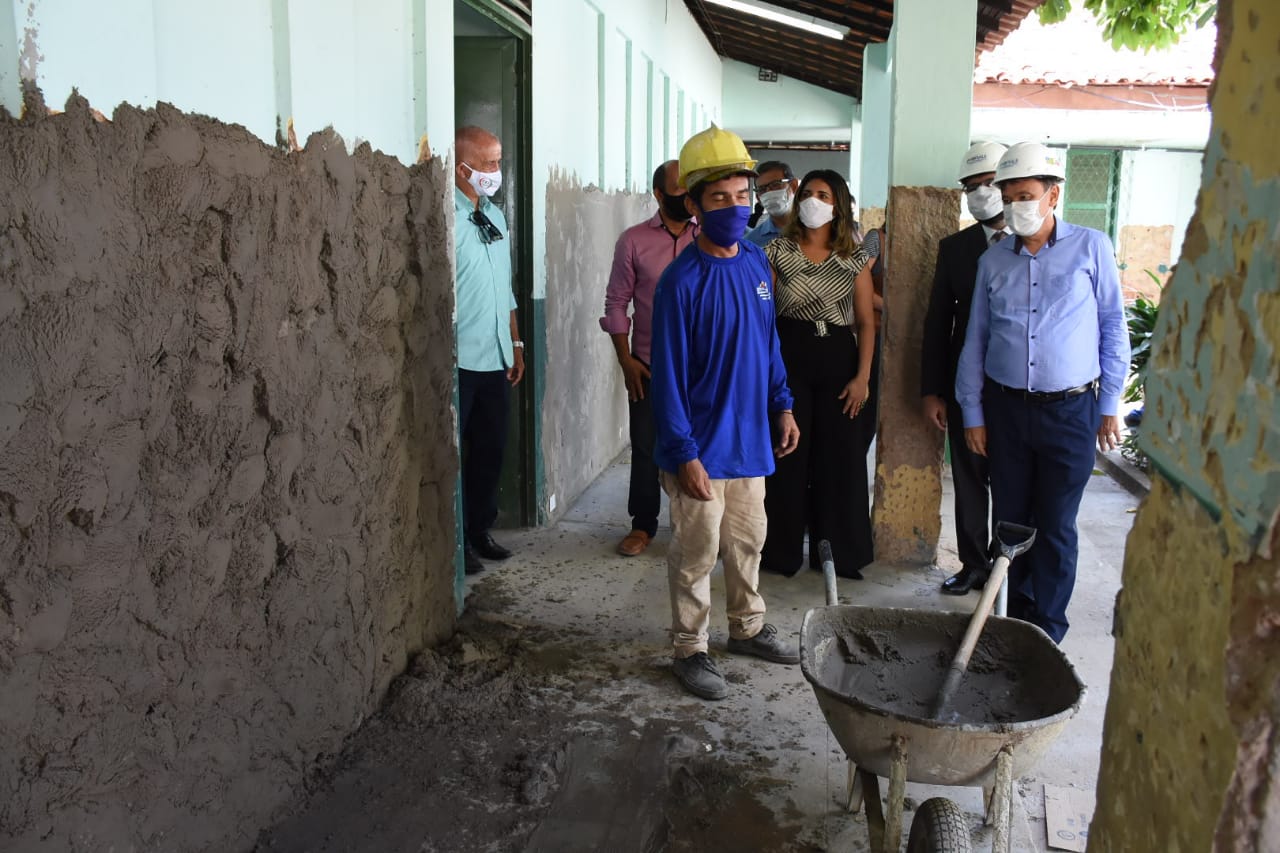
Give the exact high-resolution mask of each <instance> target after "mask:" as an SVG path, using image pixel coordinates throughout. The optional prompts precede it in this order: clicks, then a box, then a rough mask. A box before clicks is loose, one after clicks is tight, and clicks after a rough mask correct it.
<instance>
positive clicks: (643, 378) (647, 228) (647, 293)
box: [600, 160, 698, 557]
mask: <svg viewBox="0 0 1280 853" xmlns="http://www.w3.org/2000/svg"><path fill="white" fill-rule="evenodd" d="M679 177H680V170H679V164H678V163H677V162H676V161H675V160H668V161H667V162H665V163H663V164H662V165H661V166H659V167H658V168H657V170H655V171H654V173H653V197H654V199H656V200H657V202H658V210H657V212H655V213H654V214H653V216H651V217H649V219H647V220H646V221H644V222H641V223H640V224H639V225H632V226H631V227H630V228H628V229H627V230H626V231H623V232H622V236H621V237H619V238H618V242H617V245H615V246H614V249H613V269H612V270H611V271H610V273H609V285H608V287H607V288H606V289H605V295H604V316H603V317H601V318H600V328H602V329H604V330H605V331H606V332H608V333H609V337H611V338H612V339H613V348H614V351H615V352H616V353H617V356H618V365H619V366H620V367H621V368H622V380H623V382H624V383H625V384H626V388H627V400H628V401H629V403H630V406H629V409H628V414H629V416H630V423H631V486H630V489H629V490H628V492H627V512H628V513H630V515H631V532H630V533H628V534H627V535H626V536H624V537H623V539H622V541H621V542H619V543H618V549H617V550H618V553H619V554H621V555H622V556H624V557H635V556H637V555H638V554H641V553H643V552H644V550H645V549H646V548H648V547H649V543H650V542H652V541H653V537H654V535H655V534H656V533H657V532H658V512H659V511H660V510H661V509H662V487H661V486H660V485H659V483H658V466H657V465H656V464H655V463H654V461H653V404H652V400H651V395H650V393H649V377H650V373H649V365H650V363H651V359H650V343H651V341H652V338H653V293H654V290H655V289H657V287H658V277H659V276H661V275H662V271H663V270H665V269H666V268H667V265H668V264H670V263H671V262H672V261H673V260H675V259H676V256H677V255H679V254H680V253H681V252H683V251H684V250H685V249H687V248H688V247H689V244H690V243H692V242H693V238H694V237H696V236H698V226H697V225H696V224H695V223H692V222H690V219H691V218H692V215H691V214H690V213H689V210H688V206H687V205H686V204H685V199H686V198H687V195H686V194H685V192H684V191H683V190H681V189H680V187H679ZM632 306H634V311H633V312H632V316H630V317H628V316H627V309H628V308H631V307H632ZM628 333H630V335H628Z"/></svg>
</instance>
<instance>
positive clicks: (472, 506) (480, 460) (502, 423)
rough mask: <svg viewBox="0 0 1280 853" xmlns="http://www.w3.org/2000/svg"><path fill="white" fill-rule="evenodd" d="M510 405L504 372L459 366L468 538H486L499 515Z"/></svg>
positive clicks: (463, 481)
mask: <svg viewBox="0 0 1280 853" xmlns="http://www.w3.org/2000/svg"><path fill="white" fill-rule="evenodd" d="M510 409H511V383H510V382H508V381H507V372H506V371H505V370H485V371H475V370H463V369H461V368H459V369H458V427H459V432H460V433H461V442H460V444H461V446H462V526H463V531H464V535H465V536H466V537H467V539H468V540H469V541H471V542H475V541H477V540H479V539H482V538H484V535H485V534H486V533H488V532H489V528H490V527H492V526H493V522H494V521H495V520H497V518H498V479H499V478H500V477H501V476H502V454H503V453H504V452H505V451H506V447H507V414H508V412H509V411H510Z"/></svg>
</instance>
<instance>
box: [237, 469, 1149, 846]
mask: <svg viewBox="0 0 1280 853" xmlns="http://www.w3.org/2000/svg"><path fill="white" fill-rule="evenodd" d="M627 476H628V468H627V466H626V464H625V463H623V464H617V465H614V466H613V467H611V468H610V469H609V470H607V471H606V472H605V473H604V474H603V475H602V476H601V478H600V479H599V480H598V481H597V482H596V483H595V484H594V485H593V486H592V487H591V488H590V489H589V490H588V491H587V492H586V494H585V495H584V496H583V497H582V498H581V499H580V500H579V502H578V504H577V506H575V508H574V509H573V510H572V511H571V512H570V513H569V515H568V516H567V517H566V518H565V519H564V520H563V521H562V522H561V523H559V524H558V525H557V526H555V527H553V528H549V529H541V530H524V531H508V532H505V533H504V534H502V535H500V536H499V538H500V540H501V541H502V542H504V543H505V544H508V545H509V546H511V547H513V548H515V549H517V550H518V555H517V556H516V557H514V558H512V559H511V560H509V561H508V562H506V563H505V564H490V566H491V567H490V568H489V570H488V571H486V572H485V574H483V575H480V576H479V577H477V578H475V579H473V580H471V581H470V582H469V584H468V593H469V595H468V600H467V610H466V614H465V616H464V618H463V620H462V625H461V630H460V631H459V633H458V634H457V636H456V637H455V638H454V640H453V641H452V642H451V643H450V644H448V645H447V646H445V647H443V648H440V649H437V650H435V651H434V652H430V653H427V654H425V655H423V656H422V657H421V658H420V659H419V661H418V662H417V663H416V664H415V666H414V667H413V668H412V670H411V671H410V672H409V673H408V674H406V676H404V677H403V678H402V679H400V680H399V681H398V682H397V683H396V685H395V686H394V687H393V689H392V692H391V695H390V696H389V697H388V700H387V702H386V704H385V705H384V708H383V710H382V711H381V712H380V713H379V714H378V715H376V716H375V717H374V718H372V719H370V720H369V721H368V722H367V723H366V724H365V725H364V726H363V727H362V728H361V730H360V731H359V732H357V733H356V734H355V735H353V737H352V738H351V739H350V741H349V742H348V745H347V748H346V749H345V750H344V751H343V754H342V755H340V756H337V757H334V758H325V757H318V759H319V760H318V762H317V767H318V768H322V769H319V770H317V771H316V772H315V775H314V778H313V779H311V780H310V782H309V784H308V791H307V793H306V795H305V796H303V797H301V798H300V799H299V801H298V802H297V803H296V804H295V806H294V808H293V811H292V814H291V816H290V817H287V818H286V819H284V820H282V821H281V822H280V823H278V824H277V825H276V826H274V827H271V828H269V829H268V830H266V831H264V832H263V833H262V834H261V836H260V839H259V844H258V846H257V850H258V851H261V852H262V853H266V851H339V850H342V851H347V850H350V851H357V850H358V851H364V850H369V851H408V852H409V853H415V852H416V853H444V852H445V851H450V853H452V851H595V850H610V851H613V853H629V851H659V850H666V851H695V850H696V851H707V853H714V851H745V850H749V851H810V850H812V851H819V850H842V851H845V850H855V851H861V850H866V849H867V830H866V825H865V822H864V820H863V818H862V817H861V816H860V815H858V816H854V815H850V814H848V813H847V812H845V811H843V810H842V808H841V806H840V802H839V801H840V798H841V796H842V794H843V792H844V786H845V779H846V765H845V761H844V758H843V754H842V753H841V751H840V749H839V747H838V746H837V745H836V743H835V741H834V739H833V738H832V736H831V735H830V733H829V730H828V728H827V726H826V724H825V722H824V721H823V719H822V716H821V714H820V712H819V711H818V708H817V705H816V702H815V701H814V698H813V694H812V691H811V690H810V688H809V686H808V684H807V683H806V682H805V681H804V679H803V677H802V675H801V672H800V668H799V667H798V666H797V667H786V666H778V665H774V664H768V663H764V662H761V661H756V660H753V659H744V658H740V657H731V656H728V655H726V654H725V653H724V652H723V648H724V641H725V639H726V632H725V627H724V621H723V611H722V604H723V585H722V582H721V581H720V577H719V573H718V572H717V576H716V578H715V580H714V582H713V594H714V596H715V598H714V601H715V606H716V609H715V611H714V612H713V630H712V646H713V654H714V655H715V656H716V657H717V658H718V659H719V661H720V664H721V667H722V669H723V671H724V672H725V674H726V678H727V679H728V681H729V682H730V687H731V694H730V697H729V698H728V699H727V700H725V701H723V702H719V703H707V702H702V701H700V700H698V699H695V698H693V697H691V696H689V695H687V694H685V693H684V692H683V691H682V690H681V688H680V687H679V686H678V685H677V683H676V682H675V680H674V678H673V677H672V675H671V673H670V669H669V665H668V652H667V648H666V646H665V643H666V637H665V630H664V629H665V626H666V624H667V621H668V601H667V591H666V571H665V551H666V541H667V540H666V536H665V531H664V532H662V533H660V534H659V538H658V540H657V542H656V543H655V544H654V546H652V547H651V548H650V550H649V551H648V552H647V553H646V554H644V555H643V556H641V557H638V558H634V559H630V560H628V559H623V558H620V557H617V556H615V555H614V553H613V546H614V545H615V543H616V541H617V539H618V538H619V537H620V536H621V534H622V533H624V532H625V530H624V527H623V524H624V521H625V516H624V512H623V508H624V507H625V503H626V500H625V497H626V480H627ZM947 485H948V487H949V483H948V484H947ZM950 500H951V499H950V494H949V492H948V494H947V495H946V497H945V498H944V509H945V510H947V512H948V516H947V517H946V518H945V519H944V524H943V529H944V540H943V544H942V553H941V554H940V562H941V563H942V565H943V567H944V568H941V569H939V568H935V569H930V570H912V571H902V570H895V569H892V568H888V567H872V568H871V569H870V570H869V571H868V572H867V580H865V581H861V582H850V581H845V582H843V583H842V585H841V590H840V591H841V597H842V600H845V601H847V602H850V603H862V604H878V605H887V606H904V607H918V608H970V609H971V608H972V606H973V604H974V603H975V602H976V601H977V595H976V594H970V595H969V596H967V597H965V598H961V599H958V600H957V599H955V598H949V597H944V596H941V595H940V594H938V593H937V592H936V590H937V585H938V584H939V583H940V582H941V581H942V579H943V578H944V577H945V576H946V574H947V572H948V571H950V570H952V569H953V568H954V567H955V566H956V557H955V552H954V543H953V542H952V541H951V531H950V526H951V522H950V517H949V507H950ZM1134 506H1136V500H1135V499H1134V498H1133V497H1131V496H1130V495H1129V494H1128V493H1127V492H1125V491H1124V490H1123V489H1121V488H1120V487H1119V486H1118V485H1116V484H1115V483H1114V482H1113V481H1112V480H1110V479H1109V478H1107V477H1104V476H1096V477H1094V479H1093V481H1092V483H1091V484H1090V486H1089V489H1088V491H1087V493H1086V496H1085V501H1084V505H1083V508H1082V510H1081V517H1080V529H1081V553H1080V581H1079V583H1078V585H1077V589H1076V594H1075V598H1074V600H1073V602H1072V609H1071V613H1070V617H1071V620H1072V629H1071V633H1070V634H1069V636H1068V637H1067V640H1066V642H1065V643H1064V645H1063V649H1064V650H1065V651H1066V653H1067V655H1068V656H1069V657H1070V658H1071V660H1072V662H1073V663H1074V664H1075V666H1076V667H1077V669H1078V671H1079V673H1080V675H1081V677H1082V678H1083V679H1084V681H1085V683H1086V684H1088V685H1089V686H1090V687H1089V693H1088V696H1087V698H1086V700H1085V705H1084V708H1083V710H1082V711H1081V712H1080V714H1079V715H1078V716H1077V717H1076V718H1075V719H1074V720H1072V721H1071V722H1070V723H1069V724H1068V726H1067V729H1066V731H1065V733H1064V734H1063V736H1062V737H1060V738H1059V739H1058V741H1057V742H1056V743H1055V744H1054V745H1053V746H1052V747H1051V748H1050V750H1049V752H1048V753H1047V754H1046V755H1045V756H1044V758H1043V759H1042V760H1041V762H1040V764H1039V766H1038V767H1037V768H1036V769H1035V771H1034V772H1033V773H1032V774H1031V775H1024V776H1023V777H1022V778H1020V779H1019V780H1018V783H1017V789H1018V792H1019V795H1020V802H1019V803H1018V804H1017V805H1016V806H1015V822H1014V823H1015V827H1014V830H1015V831H1014V837H1015V846H1016V849H1018V850H1043V849H1045V828H1044V804H1043V785H1044V784H1045V783H1048V784H1053V785H1060V786H1075V787H1077V788H1081V789H1084V790H1086V791H1092V790H1093V789H1094V786H1095V784H1096V781H1097V771H1098V755H1099V749H1100V744H1101V737H1102V719H1103V711H1104V707H1105V703H1106V688H1107V679H1108V674H1109V672H1110V667H1111V655H1112V645H1113V643H1112V638H1111V637H1110V620H1111V612H1112V605H1113V602H1114V598H1115V593H1116V591H1117V590H1118V588H1119V582H1120V570H1121V564H1122V558H1123V549H1124V540H1125V536H1126V535H1127V534H1128V530H1129V527H1130V525H1131V521H1132V515H1131V514H1130V513H1131V511H1132V509H1133V507H1134ZM762 591H763V593H764V595H765V598H766V601H767V602H768V604H769V607H770V617H769V618H770V619H771V621H773V622H774V623H776V624H777V625H778V626H779V628H780V629H782V630H783V631H784V632H787V633H790V634H792V635H793V636H794V635H796V634H798V631H799V628H800V622H801V619H802V617H803V615H804V613H805V611H806V610H807V609H808V608H810V607H813V606H816V605H820V604H821V603H822V600H823V591H822V582H821V576H820V575H819V574H818V573H816V572H804V573H802V574H801V575H798V576H796V577H795V578H780V577H776V576H765V577H764V578H763V579H762ZM937 795H946V796H950V797H951V798H952V799H954V800H956V801H957V802H958V803H959V804H960V806H961V807H962V808H963V809H964V810H965V811H966V812H967V814H968V818H969V824H970V827H971V828H972V838H973V842H974V845H975V849H983V848H989V845H990V841H991V832H990V830H989V829H986V828H984V827H983V826H982V816H981V812H982V797H981V791H980V790H979V789H977V788H972V789H970V788H945V789H939V788H930V787H928V786H923V785H915V784H909V785H908V786H907V797H908V800H907V804H908V807H909V808H912V807H914V805H915V804H917V803H920V802H922V801H924V800H925V799H928V798H929V797H931V796H937ZM910 817H911V814H910V812H909V813H908V814H907V819H908V820H909V819H910ZM904 841H905V839H904Z"/></svg>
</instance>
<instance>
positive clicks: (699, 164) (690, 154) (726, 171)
mask: <svg viewBox="0 0 1280 853" xmlns="http://www.w3.org/2000/svg"><path fill="white" fill-rule="evenodd" d="M755 165H756V161H755V160H752V159H751V155H750V154H749V153H748V152H747V146H746V145H743V144H742V138H741V137H740V136H738V134H736V133H733V132H732V131H728V130H721V129H720V128H718V127H716V126H715V124H712V125H711V127H709V128H707V129H706V130H704V131H702V132H701V133H697V134H694V135H693V136H691V137H690V138H689V141H688V142H686V143H685V144H684V147H683V148H681V149H680V182H679V184H680V187H681V188H682V189H689V188H690V187H692V186H694V185H695V184H700V183H702V182H703V181H714V180H719V179H720V178H723V177H724V176H726V175H733V174H738V173H740V172H745V173H747V174H749V175H751V176H752V177H755V174H756V173H755Z"/></svg>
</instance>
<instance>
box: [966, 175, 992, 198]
mask: <svg viewBox="0 0 1280 853" xmlns="http://www.w3.org/2000/svg"><path fill="white" fill-rule="evenodd" d="M995 182H996V179H995V178H987V179H986V180H985V181H982V182H980V183H973V184H965V185H964V186H963V190H964V192H965V194H966V195H967V194H969V193H971V192H976V191H977V190H980V189H982V188H983V187H990V186H995Z"/></svg>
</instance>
